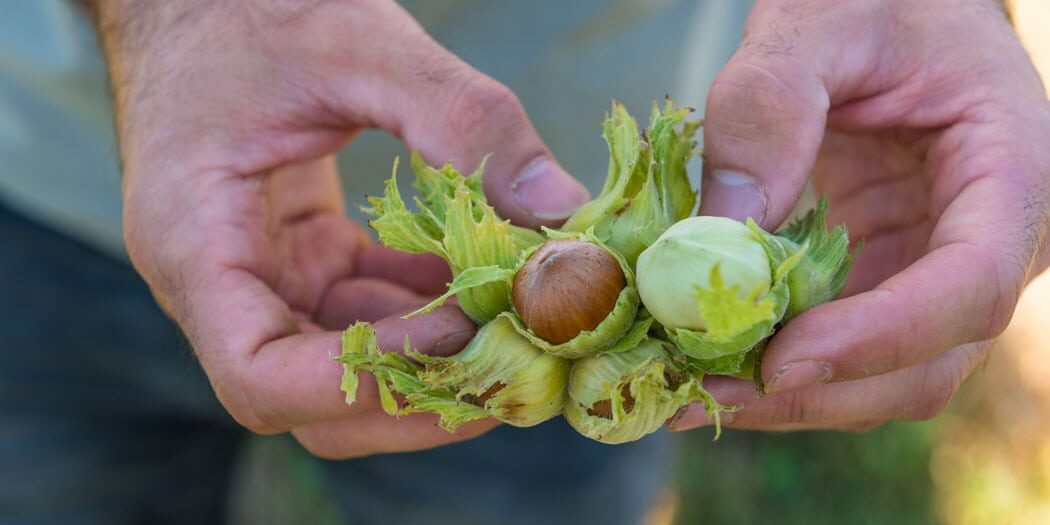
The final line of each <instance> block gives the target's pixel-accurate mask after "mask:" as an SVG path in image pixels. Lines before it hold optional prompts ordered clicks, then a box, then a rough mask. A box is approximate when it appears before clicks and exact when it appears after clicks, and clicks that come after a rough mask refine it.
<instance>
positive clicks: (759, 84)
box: [670, 0, 1050, 430]
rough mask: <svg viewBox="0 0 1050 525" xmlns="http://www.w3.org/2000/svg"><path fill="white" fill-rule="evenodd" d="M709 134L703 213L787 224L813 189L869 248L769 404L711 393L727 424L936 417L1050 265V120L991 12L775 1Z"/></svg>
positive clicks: (786, 360) (747, 391)
mask: <svg viewBox="0 0 1050 525" xmlns="http://www.w3.org/2000/svg"><path fill="white" fill-rule="evenodd" d="M704 129H705V137H704V138H705V148H706V152H705V156H706V162H705V166H704V170H705V173H704V184H705V188H704V192H705V193H704V205H703V206H702V209H701V213H703V214H711V215H729V216H733V217H735V218H739V219H742V218H744V217H747V216H752V217H755V219H756V220H758V221H759V222H760V223H761V224H762V225H763V226H764V227H765V228H766V229H775V228H776V227H777V226H778V225H779V224H780V223H781V222H782V221H783V220H784V219H785V217H786V216H787V214H788V213H789V212H790V210H791V208H792V206H793V205H794V203H795V201H796V200H797V198H798V197H799V195H800V194H801V192H802V190H803V188H804V186H805V184H806V180H807V178H808V176H809V175H812V177H813V181H814V183H815V185H816V188H817V191H818V192H819V193H821V194H824V195H826V196H827V197H828V199H829V202H830V209H831V213H830V216H829V222H830V223H832V224H834V223H840V222H841V223H845V224H846V225H847V226H848V227H849V229H850V235H851V238H853V239H855V240H856V239H864V241H865V248H864V251H863V253H862V254H861V256H860V258H859V259H858V261H857V263H856V266H855V267H854V269H853V271H852V273H851V275H850V279H849V281H848V283H847V288H846V290H845V293H844V294H843V298H841V299H839V300H836V301H833V302H831V303H828V304H825V305H821V306H818V307H816V308H814V309H812V310H810V311H809V312H806V313H805V314H803V315H801V316H799V317H798V318H796V319H794V320H792V321H791V322H790V323H788V324H787V325H786V326H785V327H784V328H783V329H782V330H781V331H780V332H779V333H778V334H777V335H776V337H774V338H773V340H772V341H771V342H770V345H769V347H768V348H767V351H766V353H765V356H764V361H763V363H762V377H763V378H764V380H765V383H766V387H767V388H766V391H767V395H765V396H763V397H756V395H755V391H754V385H753V384H752V383H751V381H742V380H735V379H729V378H715V377H713V378H708V381H706V382H705V384H706V385H707V386H708V387H709V388H710V389H711V390H712V393H713V394H714V395H715V397H716V398H718V399H719V401H721V402H722V403H723V404H726V405H741V406H742V409H741V410H740V411H739V412H736V413H735V414H727V415H726V416H725V417H724V420H723V421H726V420H728V421H729V424H728V426H731V427H738V428H750V429H765V430H797V429H812V428H831V429H848V430H864V429H868V428H873V427H875V426H878V425H880V424H882V423H883V422H885V421H887V420H891V419H911V420H922V419H928V418H931V417H933V416H934V415H936V414H938V413H939V412H940V411H941V410H943V409H944V408H945V406H946V405H947V404H948V401H949V400H950V399H951V397H952V395H953V393H954V392H955V391H956V389H957V388H958V386H959V385H960V383H962V381H963V380H964V379H965V378H966V377H967V376H968V375H969V374H970V373H971V372H972V371H973V370H974V369H975V367H976V366H977V365H978V364H979V363H980V362H981V360H982V359H983V358H984V357H985V355H986V353H987V350H988V347H989V346H990V342H989V340H990V339H992V338H994V337H995V336H997V335H998V334H1000V333H1001V332H1002V331H1003V330H1004V329H1005V328H1006V326H1007V325H1008V323H1009V321H1010V317H1011V315H1012V313H1013V310H1014V307H1015V305H1016V303H1017V299H1018V296H1019V295H1020V293H1021V291H1022V290H1023V288H1024V286H1025V285H1026V284H1027V282H1028V281H1029V280H1030V279H1031V278H1032V277H1034V276H1035V275H1037V274H1038V273H1039V272H1041V271H1042V270H1043V269H1045V268H1046V267H1047V264H1048V262H1050V261H1048V249H1047V229H1048V224H1050V146H1048V144H1050V105H1048V103H1047V98H1046V94H1045V92H1044V90H1043V87H1042V85H1041V84H1040V81H1039V78H1038V76H1037V74H1036V72H1035V70H1034V68H1033V66H1032V64H1031V62H1030V60H1029V58H1028V56H1027V55H1026V54H1025V52H1024V50H1023V49H1022V47H1021V45H1020V43H1019V42H1018V40H1017V38H1016V36H1015V35H1014V32H1013V30H1012V28H1011V27H1010V25H1009V22H1008V20H1007V17H1006V16H1005V14H1004V11H1003V9H1002V7H1001V6H1000V5H999V3H998V2H996V1H994V0H924V1H922V2H919V1H908V0H857V1H851V2H838V1H835V0H815V1H814V0H809V1H804V0H760V1H759V2H758V3H757V5H756V7H755V9H754V11H753V12H752V13H751V16H750V17H749V19H748V23H747V27H746V30H745V37H744V41H743V44H742V45H741V47H740V50H739V51H738V52H737V53H736V54H735V55H734V56H733V58H732V59H731V60H730V62H729V63H728V64H727V65H726V67H725V69H723V71H722V72H721V74H720V75H719V77H718V78H717V79H716V80H715V83H714V85H713V86H712V88H711V92H710V96H709V98H708V103H707V111H706V123H705V128H704ZM707 423H708V421H707V419H706V417H704V414H703V410H702V409H698V408H696V407H692V408H690V409H688V410H686V411H683V412H682V413H680V414H679V417H678V418H677V419H676V420H675V421H672V422H671V424H670V425H671V426H672V428H673V429H675V430H684V429H688V428H692V427H696V426H700V425H703V424H707Z"/></svg>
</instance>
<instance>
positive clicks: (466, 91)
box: [445, 72, 526, 137]
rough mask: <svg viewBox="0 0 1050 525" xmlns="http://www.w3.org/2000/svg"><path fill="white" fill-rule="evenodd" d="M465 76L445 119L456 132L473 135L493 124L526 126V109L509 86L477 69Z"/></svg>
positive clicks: (466, 135)
mask: <svg viewBox="0 0 1050 525" xmlns="http://www.w3.org/2000/svg"><path fill="white" fill-rule="evenodd" d="M464 77H465V78H463V79H461V80H460V81H459V82H458V85H457V86H456V88H455V91H454V94H453V96H452V101H451V103H449V104H448V106H447V113H446V117H445V118H446V120H447V121H448V123H449V126H450V128H451V129H452V131H453V132H455V133H456V134H457V135H459V136H463V137H474V136H477V135H478V134H479V133H483V132H485V130H489V129H491V126H492V125H497V126H501V127H505V128H506V127H510V128H515V127H519V126H522V125H524V123H525V122H526V118H525V110H524V109H523V108H522V106H521V103H520V102H519V101H518V97H517V96H516V95H515V94H514V92H513V91H511V90H510V88H508V87H507V86H505V85H503V84H501V83H499V82H497V81H495V80H493V79H491V78H489V77H486V76H484V75H481V74H478V73H475V72H471V73H470V74H468V75H464Z"/></svg>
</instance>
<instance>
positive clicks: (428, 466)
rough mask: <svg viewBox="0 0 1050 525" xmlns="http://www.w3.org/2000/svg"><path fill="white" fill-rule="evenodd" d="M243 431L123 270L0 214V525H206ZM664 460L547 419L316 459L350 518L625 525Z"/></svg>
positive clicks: (656, 441)
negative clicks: (436, 444)
mask: <svg viewBox="0 0 1050 525" xmlns="http://www.w3.org/2000/svg"><path fill="white" fill-rule="evenodd" d="M332 388H338V385H332ZM245 437H246V435H245V431H244V430H243V429H241V428H240V427H239V426H238V425H237V424H236V423H234V422H233V420H232V419H231V418H230V417H229V416H228V415H227V414H226V413H225V411H224V410H223V409H222V407H221V406H220V405H219V403H218V402H217V400H216V399H215V396H214V394H213V393H212V391H211V388H210V387H209V384H208V381H207V379H206V378H205V376H204V374H203V373H202V372H201V370H200V368H199V366H198V364H197V362H196V361H195V360H194V357H193V354H192V351H191V349H190V348H189V346H188V345H187V344H186V342H185V340H184V339H183V338H182V337H181V336H180V334H179V331H178V329H177V328H176V327H175V325H174V324H172V323H171V322H170V321H169V320H168V319H167V318H166V317H165V316H164V314H163V313H162V312H161V311H160V310H159V309H158V308H157V307H156V305H155V304H154V302H153V299H152V297H151V296H150V294H149V291H148V289H147V288H146V286H145V284H143V282H142V281H141V280H140V279H139V278H138V276H137V275H136V274H135V272H134V271H133V270H132V269H131V268H130V267H129V266H128V265H127V264H126V263H124V262H122V261H118V260H115V259H113V258H110V257H108V256H106V255H103V254H101V253H99V252H97V251H95V250H93V249H91V248H88V247H86V246H84V245H82V244H80V243H78V242H76V241H74V240H72V239H69V238H67V237H64V236H62V235H60V234H58V233H56V232H53V231H51V230H48V229H46V228H44V227H41V226H40V225H37V224H35V223H33V222H32V221H29V220H27V219H25V218H24V217H21V216H19V215H18V214H17V213H14V212H12V211H11V210H10V209H7V208H5V207H3V206H2V205H0V523H3V524H23V523H25V524H30V523H32V524H45V523H47V524H50V523H63V524H95V523H99V524H102V523H105V524H132V523H135V524H138V523H149V524H163V523H193V524H208V523H221V522H222V521H223V519H224V515H225V506H226V496H227V492H228V490H227V489H228V485H229V480H230V475H231V471H232V468H233V466H234V461H235V458H236V457H237V455H238V450H239V449H240V448H241V447H242V446H243V445H244V442H245ZM670 452H671V445H670V440H669V439H668V436H666V435H665V434H663V433H660V434H656V435H653V436H649V437H648V438H645V439H643V440H640V441H638V442H635V443H631V444H626V445H619V446H615V447H613V446H607V445H602V444H599V443H595V442H592V441H589V440H587V439H584V438H582V437H580V436H578V435H576V434H575V432H573V431H572V429H571V428H569V427H568V426H567V425H566V424H565V423H564V422H563V421H562V420H561V419H558V420H555V421H550V422H548V423H546V424H543V425H540V426H538V427H534V428H531V429H517V428H511V427H506V426H504V427H500V428H497V429H496V430H494V431H492V432H490V433H488V434H486V435H485V436H482V437H481V438H478V439H475V440H472V441H469V442H465V443H460V444H456V445H451V446H447V447H442V448H439V449H435V450H429V451H423V452H414V453H404V454H388V455H380V456H373V457H368V458H363V459H355V460H349V461H319V465H321V469H322V471H323V472H324V475H325V477H326V488H327V489H328V490H330V492H331V494H330V495H331V497H333V498H334V500H335V501H336V502H338V503H339V504H340V506H341V507H342V508H343V510H344V512H345V514H346V516H347V517H348V519H349V521H350V522H351V523H360V524H371V523H383V524H389V523H397V524H414V523H425V524H446V523H447V524H452V523H455V524H471V523H506V524H518V523H521V524H535V523H544V524H561V523H565V524H569V523H573V524H577V523H603V524H617V523H623V524H634V523H638V522H639V521H640V520H641V517H642V515H643V514H644V513H645V512H646V510H647V509H648V508H649V506H650V505H651V504H652V502H653V500H654V499H655V497H656V494H657V492H658V491H659V489H660V488H661V487H662V486H663V485H664V483H665V482H666V481H667V472H668V467H669V460H670Z"/></svg>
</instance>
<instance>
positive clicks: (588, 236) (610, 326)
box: [504, 230, 644, 359]
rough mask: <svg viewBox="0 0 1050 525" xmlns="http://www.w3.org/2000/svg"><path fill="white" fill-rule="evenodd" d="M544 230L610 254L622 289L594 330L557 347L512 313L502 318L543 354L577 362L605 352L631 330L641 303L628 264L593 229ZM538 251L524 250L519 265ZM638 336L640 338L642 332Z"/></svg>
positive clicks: (551, 234)
mask: <svg viewBox="0 0 1050 525" xmlns="http://www.w3.org/2000/svg"><path fill="white" fill-rule="evenodd" d="M545 231H546V232H547V234H548V235H549V236H551V238H553V239H576V240H580V241H585V242H591V243H594V244H597V245H598V246H601V247H602V248H603V249H604V250H605V251H607V252H608V253H609V254H610V255H612V256H613V258H614V259H616V262H617V263H618V264H619V265H620V269H621V270H623V275H624V280H625V281H626V286H624V287H623V290H620V295H619V296H617V298H616V304H615V305H614V306H613V309H612V311H610V312H609V314H608V315H607V316H605V319H603V320H602V322H601V323H599V324H598V326H596V327H594V330H586V331H583V332H580V333H579V334H578V335H577V336H576V337H573V338H572V339H570V340H568V341H566V342H564V343H561V344H553V343H550V342H549V341H547V340H546V339H543V338H542V337H540V336H538V335H536V334H535V333H534V332H533V331H532V330H530V329H529V328H528V327H527V326H525V322H524V321H522V320H521V317H519V316H518V314H517V313H515V312H508V313H506V314H504V316H506V317H507V318H508V319H509V320H510V321H511V322H512V323H513V325H514V327H515V329H517V330H518V332H519V333H520V334H521V335H522V336H524V337H525V338H527V339H528V340H529V341H531V342H532V344H534V345H536V346H537V347H539V348H541V349H543V351H545V352H547V353H549V354H552V355H556V356H558V357H563V358H565V359H578V358H580V357H585V356H588V355H593V354H596V353H598V352H602V351H604V350H607V349H609V348H610V347H612V346H613V345H615V344H617V342H619V341H620V340H621V339H622V338H623V337H624V336H625V335H626V334H627V333H628V332H629V331H630V330H631V329H632V327H634V326H635V319H636V318H637V314H638V306H639V304H640V303H641V300H640V299H639V298H638V288H637V287H636V286H635V282H634V271H632V270H631V267H630V265H628V264H627V261H626V260H624V258H623V256H622V255H620V254H619V253H618V252H617V251H616V250H615V249H612V248H611V247H609V246H607V245H606V244H605V243H604V242H602V241H600V240H599V239H598V238H597V237H596V236H595V234H594V232H593V230H587V231H586V232H584V233H575V232H554V231H552V230H545ZM538 248H539V247H533V248H531V249H529V250H527V251H526V252H525V253H524V255H523V256H522V264H524V263H525V261H527V260H528V259H529V257H530V256H531V255H532V254H533V253H535V251H536V250H537V249H538ZM519 267H520V266H519ZM642 335H644V333H643V334H642ZM635 336H636V337H637V334H635Z"/></svg>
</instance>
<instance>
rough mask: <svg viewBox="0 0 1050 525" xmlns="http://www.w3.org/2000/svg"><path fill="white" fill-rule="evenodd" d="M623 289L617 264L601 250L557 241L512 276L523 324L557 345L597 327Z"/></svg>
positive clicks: (591, 245) (513, 290)
mask: <svg viewBox="0 0 1050 525" xmlns="http://www.w3.org/2000/svg"><path fill="white" fill-rule="evenodd" d="M625 286H627V281H626V278H625V277H624V274H623V269H622V268H620V263H619V262H618V261H617V260H616V258H614V257H613V256H612V254H610V253H609V252H608V251H606V250H605V248H602V247H601V246H598V245H597V244H594V243H590V242H586V241H578V240H568V239H559V240H552V241H547V243H545V244H544V245H543V246H540V248H539V249H537V250H536V252H535V253H533V254H532V256H531V257H529V259H528V260H527V261H525V264H523V265H522V266H521V268H520V269H519V270H518V273H517V274H516V275H515V276H514V285H513V288H512V289H511V299H512V301H513V303H514V309H515V310H516V311H517V312H518V316H520V317H521V320H522V321H523V322H524V323H525V326H527V327H528V328H529V329H530V330H532V332H533V333H534V334H536V335H537V336H539V337H541V338H543V339H545V340H546V341H548V342H550V343H553V344H561V343H565V342H567V341H569V340H571V339H572V338H574V337H576V336H577V335H579V334H580V332H585V331H589V330H594V329H595V328H596V327H597V326H598V325H599V324H601V322H602V321H603V320H604V319H605V318H606V317H607V316H608V315H609V313H610V312H612V310H613V307H615V306H616V301H617V299H618V298H619V296H620V292H621V291H622V290H623V289H624V287H625Z"/></svg>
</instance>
